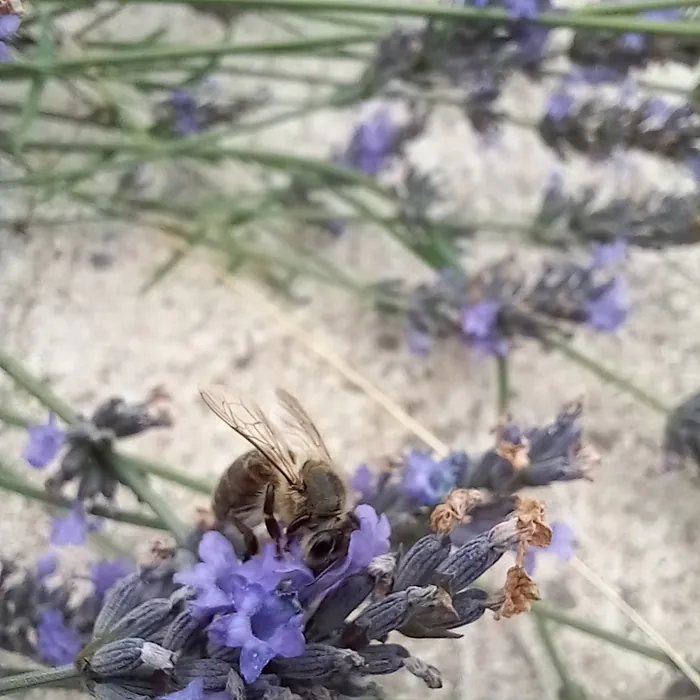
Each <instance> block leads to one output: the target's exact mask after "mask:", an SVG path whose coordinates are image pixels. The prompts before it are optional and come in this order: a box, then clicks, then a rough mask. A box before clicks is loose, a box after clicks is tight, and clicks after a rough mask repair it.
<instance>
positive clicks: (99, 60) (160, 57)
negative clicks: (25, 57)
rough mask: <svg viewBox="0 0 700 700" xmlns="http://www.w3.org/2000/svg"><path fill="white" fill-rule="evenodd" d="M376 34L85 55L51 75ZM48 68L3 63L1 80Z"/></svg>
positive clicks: (312, 47)
mask: <svg viewBox="0 0 700 700" xmlns="http://www.w3.org/2000/svg"><path fill="white" fill-rule="evenodd" d="M378 38H379V36H378V35H377V34H376V33H371V32H362V33H353V34H348V35H344V36H331V37H320V38H313V39H304V40H286V41H270V42H260V43H250V44H245V43H240V42H239V43H225V44H215V45H213V46H212V45H209V46H206V45H205V46H194V45H190V46H158V47H155V48H149V49H145V48H141V49H138V50H131V51H129V50H124V51H113V52H109V53H102V54H100V53H96V54H92V55H91V54H85V55H83V56H80V57H78V58H64V59H61V60H57V61H54V62H53V64H52V65H51V67H50V72H51V73H52V74H54V75H66V74H67V73H71V72H79V73H81V72H83V71H84V70H85V69H87V68H96V67H105V68H110V69H112V70H113V69H115V68H118V67H120V66H129V65H134V64H144V65H148V66H149V67H153V66H154V65H155V64H157V63H170V62H172V61H183V60H187V59H192V58H209V57H213V56H233V55H236V54H239V55H240V54H246V55H247V54H278V53H280V54H284V53H308V52H312V51H319V50H321V49H324V48H336V47H340V46H343V45H346V44H359V43H367V42H372V41H376V40H377V39H378ZM47 71H48V68H47V66H45V65H43V64H41V63H36V62H29V61H26V62H21V61H15V62H12V63H2V64H0V79H2V78H4V77H5V76H12V75H27V74H30V75H34V74H36V73H40V74H41V73H45V72H47Z"/></svg>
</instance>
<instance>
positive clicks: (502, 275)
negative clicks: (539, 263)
mask: <svg viewBox="0 0 700 700" xmlns="http://www.w3.org/2000/svg"><path fill="white" fill-rule="evenodd" d="M624 253H625V243H624V241H623V240H622V239H618V240H617V241H616V242H615V243H610V244H601V245H598V246H594V247H593V249H592V255H591V259H590V261H589V262H587V263H581V262H571V261H567V260H562V261H560V262H556V263H549V264H547V265H545V266H544V268H543V269H542V270H540V271H539V273H538V274H537V276H534V277H529V276H528V275H527V274H526V273H525V272H524V271H523V270H522V269H521V268H519V267H518V266H516V264H515V261H514V260H513V259H512V258H507V259H505V260H502V261H500V262H497V263H495V264H490V265H487V266H486V267H484V268H482V269H481V270H480V271H479V272H478V273H477V274H475V275H474V276H472V277H471V278H470V279H469V280H467V279H466V278H465V276H464V274H463V273H461V272H460V271H459V270H456V269H447V270H443V271H441V272H440V273H439V274H438V275H437V276H436V280H435V282H433V283H432V284H421V285H419V286H417V287H416V288H415V289H414V290H413V291H411V292H407V291H404V289H403V287H402V285H401V283H397V282H393V281H388V282H386V283H382V284H381V285H380V288H381V290H382V291H383V292H385V294H384V295H383V298H384V299H391V298H393V299H394V300H395V303H394V304H386V305H383V306H382V307H381V310H384V311H397V310H398V311H399V312H402V313H404V314H405V317H406V321H407V337H408V341H409V344H410V347H411V348H412V349H413V350H414V351H415V352H418V353H422V354H424V353H426V352H429V350H430V348H431V346H432V343H433V342H434V341H435V340H439V339H444V338H448V337H459V338H461V339H462V340H463V341H464V342H466V343H467V344H468V345H470V346H472V347H474V348H475V349H476V350H477V352H479V353H481V354H483V355H497V356H502V355H505V354H506V353H507V352H508V351H509V349H510V346H511V344H512V341H513V340H514V339H515V338H517V337H525V338H536V339H540V340H543V341H546V334H547V333H548V332H549V331H557V332H562V333H568V332H569V331H570V329H571V328H573V327H574V326H577V325H588V326H589V327H591V328H593V329H594V330H597V331H604V332H614V331H616V330H617V329H618V328H619V327H620V326H621V325H622V324H623V323H624V322H625V320H626V318H627V315H628V313H629V311H630V300H629V291H628V288H627V282H626V280H625V278H624V276H622V274H621V273H620V272H619V269H618V268H619V265H620V263H621V260H622V258H624ZM392 295H393V296H392Z"/></svg>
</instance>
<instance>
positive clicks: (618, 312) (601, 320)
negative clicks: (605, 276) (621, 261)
mask: <svg viewBox="0 0 700 700" xmlns="http://www.w3.org/2000/svg"><path fill="white" fill-rule="evenodd" d="M585 309H586V321H587V323H588V324H589V325H590V326H591V327H592V328H595V329H596V330H598V331H607V332H610V333H612V332H613V331H616V330H617V329H618V328H619V327H620V326H621V325H622V324H623V323H624V322H625V320H626V319H627V315H628V313H629V310H630V301H629V288H628V285H627V282H626V280H625V279H624V278H622V277H620V276H617V277H615V278H613V279H612V280H611V281H610V282H609V283H608V284H607V285H605V286H604V287H603V289H602V290H601V291H600V293H599V294H598V295H597V296H596V297H595V298H594V299H590V300H589V301H587V302H586V304H585Z"/></svg>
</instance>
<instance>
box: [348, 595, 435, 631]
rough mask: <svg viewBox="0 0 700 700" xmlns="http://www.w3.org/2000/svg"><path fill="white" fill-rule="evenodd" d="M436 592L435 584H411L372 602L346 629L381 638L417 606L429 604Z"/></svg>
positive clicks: (398, 625)
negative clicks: (403, 589) (422, 585)
mask: <svg viewBox="0 0 700 700" xmlns="http://www.w3.org/2000/svg"><path fill="white" fill-rule="evenodd" d="M437 594H438V589H437V587H436V586H426V587H424V588H419V587H418V586H411V587H409V588H407V589H406V590H405V591H398V592H396V593H392V594H391V595H389V596H387V597H386V598H384V599H383V600H380V601H377V602H376V603H373V604H372V605H370V606H369V607H367V608H366V609H365V610H364V612H363V613H362V614H361V615H360V616H359V617H358V618H357V619H356V620H355V621H354V622H352V623H350V625H346V629H347V630H348V631H349V632H350V633H351V634H352V633H353V632H355V633H356V632H358V631H359V630H362V631H363V633H364V635H365V636H366V637H367V638H368V639H381V638H382V637H384V636H385V635H387V634H389V632H391V631H392V630H395V629H398V628H399V627H401V626H402V625H403V624H404V623H405V622H406V621H407V620H408V618H409V617H410V616H411V615H412V614H413V613H414V611H415V610H416V609H417V608H420V607H424V606H425V605H428V604H431V603H432V601H433V600H434V599H435V598H436V596H437Z"/></svg>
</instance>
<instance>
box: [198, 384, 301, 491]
mask: <svg viewBox="0 0 700 700" xmlns="http://www.w3.org/2000/svg"><path fill="white" fill-rule="evenodd" d="M199 393H200V394H201V396H202V399H204V403H205V404H206V405H207V406H208V407H209V408H210V409H211V410H212V411H213V412H214V413H215V414H216V415H217V416H219V418H221V420H222V421H224V423H226V425H228V426H229V427H231V428H233V430H235V431H236V432H237V433H238V434H239V435H240V436H241V437H242V438H243V439H244V440H246V441H247V442H249V443H250V444H251V445H252V446H253V447H254V448H255V449H256V450H258V452H260V454H262V455H263V456H264V457H265V458H266V459H267V460H268V461H269V462H270V464H272V466H273V467H275V468H276V469H277V470H278V471H279V472H280V474H281V476H282V477H283V478H284V479H285V480H286V481H288V482H289V483H290V484H293V483H296V482H297V481H298V476H297V472H298V469H297V466H296V462H295V461H294V457H293V453H292V451H291V449H290V447H289V445H288V444H287V442H286V440H285V439H284V437H283V436H282V435H280V433H279V432H278V431H277V430H276V429H275V427H274V426H273V425H272V423H270V421H269V420H268V418H267V416H265V414H264V413H263V412H262V411H261V410H260V409H259V408H258V407H257V406H253V407H252V408H251V407H248V406H245V405H244V404H243V403H242V402H241V401H229V400H227V399H225V398H223V397H217V396H215V395H214V394H212V393H211V392H209V391H205V390H200V392H199Z"/></svg>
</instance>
